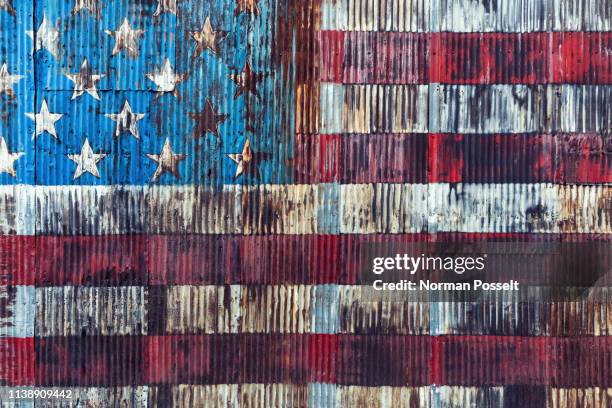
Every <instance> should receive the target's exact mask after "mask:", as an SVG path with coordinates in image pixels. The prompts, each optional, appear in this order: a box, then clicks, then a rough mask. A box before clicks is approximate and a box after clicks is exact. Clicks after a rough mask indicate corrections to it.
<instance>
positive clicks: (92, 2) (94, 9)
mask: <svg viewBox="0 0 612 408" xmlns="http://www.w3.org/2000/svg"><path fill="white" fill-rule="evenodd" d="M81 10H89V11H90V12H91V14H95V15H97V16H99V15H100V14H99V10H98V0H75V2H74V7H73V8H72V14H76V13H78V12H79V11H81Z"/></svg>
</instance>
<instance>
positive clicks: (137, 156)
mask: <svg viewBox="0 0 612 408" xmlns="http://www.w3.org/2000/svg"><path fill="white" fill-rule="evenodd" d="M179 3H180V5H179V10H178V16H175V15H173V14H171V13H162V14H161V15H160V16H157V17H155V16H153V13H154V11H155V8H156V7H157V2H150V3H138V4H136V3H132V2H127V1H124V0H111V1H108V2H101V3H100V4H101V17H100V18H97V17H96V16H95V15H93V14H92V13H90V12H89V11H86V10H82V11H80V12H78V13H75V14H72V12H71V11H72V8H73V6H74V1H73V0H61V1H55V0H42V1H40V2H36V3H35V4H34V7H32V3H31V2H30V3H29V2H26V1H23V0H20V1H15V2H14V6H15V8H16V9H17V11H18V15H17V17H16V18H14V17H13V16H11V15H10V14H8V13H6V12H3V11H0V21H1V22H2V23H3V25H2V27H3V30H2V33H0V36H1V38H2V40H4V43H5V44H10V43H11V42H14V41H15V40H14V39H15V38H17V39H18V41H19V43H20V44H21V43H23V46H20V47H17V52H15V50H14V49H12V48H10V47H7V49H6V51H5V52H6V56H5V57H6V58H8V59H9V61H8V68H9V71H10V73H11V74H19V75H24V76H25V77H24V78H23V79H22V80H21V81H20V82H19V83H18V84H17V85H16V86H15V92H16V94H17V99H16V100H15V102H14V103H6V101H5V103H3V105H2V113H3V116H4V117H5V120H4V121H2V122H1V123H0V132H1V133H0V134H1V135H3V136H4V137H5V138H6V140H7V144H8V147H9V150H10V151H11V152H24V153H25V154H24V156H22V157H21V158H20V159H19V160H18V161H17V162H16V163H15V169H16V171H17V177H16V178H13V177H11V176H10V175H8V174H5V173H3V174H0V184H16V183H22V184H39V185H56V184H57V185H66V184H80V185H103V184H135V185H139V184H148V183H150V180H151V177H152V175H153V173H154V171H155V169H156V167H157V164H156V163H155V162H154V161H152V160H150V159H148V158H147V157H146V154H147V153H150V154H159V152H160V151H161V148H162V146H163V143H164V141H165V139H166V138H169V140H170V143H171V146H172V149H173V151H174V152H175V153H184V154H187V155H188V156H187V158H186V159H185V160H183V161H182V162H181V163H180V164H179V172H180V175H181V177H180V179H178V180H177V179H175V177H174V176H173V175H171V174H169V173H166V174H164V175H163V176H161V178H160V179H159V180H158V181H157V182H156V183H157V184H202V185H210V186H221V185H223V184H242V183H249V184H250V183H290V182H291V181H292V178H293V175H292V174H291V172H290V171H289V169H290V167H288V164H287V163H288V162H290V160H289V159H290V158H291V156H292V155H293V143H294V135H293V132H294V111H295V104H294V99H295V97H294V92H295V91H294V82H295V81H294V78H295V73H294V70H293V67H291V66H289V67H283V66H280V65H278V64H276V63H275V62H273V60H274V58H273V57H272V53H273V52H274V51H275V50H273V49H272V47H273V44H274V43H275V41H276V40H275V36H276V33H275V30H276V27H275V24H276V20H277V18H278V17H277V15H276V13H278V12H279V11H278V10H276V8H275V7H274V3H273V2H272V1H260V2H259V3H258V6H259V10H260V13H259V15H258V16H251V15H248V14H247V13H241V14H239V15H238V16H235V15H234V10H235V2H233V1H224V2H216V3H213V4H210V3H204V4H202V3H201V2H199V1H196V0H189V1H186V2H179ZM33 14H34V15H35V18H34V16H33ZM43 15H46V17H47V20H48V22H49V23H50V24H52V25H54V26H55V24H56V23H57V22H59V23H57V24H58V27H59V31H60V38H59V43H60V56H59V59H58V60H56V59H55V58H54V57H53V56H52V55H51V54H50V53H49V52H48V51H47V50H46V49H42V50H39V51H37V52H36V53H35V54H34V55H33V56H32V55H31V52H33V44H34V42H33V40H31V39H30V38H29V37H27V36H26V33H25V31H26V30H32V29H33V28H34V30H36V29H38V27H39V26H40V24H41V22H42V19H43ZM207 16H210V19H211V23H212V25H213V27H214V29H215V30H221V31H225V32H226V33H227V36H226V37H225V38H224V39H223V40H222V41H221V42H220V47H219V49H220V55H219V56H215V55H213V53H211V52H210V51H204V52H203V53H202V54H200V55H199V56H198V57H197V58H192V56H193V52H194V48H195V41H193V39H191V37H190V35H189V32H190V31H196V30H200V29H201V27H202V25H203V23H204V21H205V19H206V17H207ZM126 17H127V18H128V21H129V22H130V25H131V26H132V28H134V29H143V30H145V34H144V36H142V37H141V38H140V40H139V41H138V44H139V46H140V53H139V56H138V57H137V58H132V57H129V56H128V55H127V54H126V52H125V50H123V51H121V52H120V53H119V54H118V55H115V56H111V54H112V50H113V47H114V44H115V39H114V38H113V37H111V36H110V35H108V34H106V33H105V32H104V31H105V30H110V31H114V30H116V29H117V28H118V27H119V26H120V25H121V23H122V22H123V19H124V18H126ZM84 58H87V59H88V61H89V63H90V65H91V67H92V71H93V72H94V73H96V74H104V75H105V77H104V78H102V79H101V80H100V81H99V82H98V83H97V84H96V87H97V89H98V94H99V95H100V101H97V100H96V99H94V98H93V97H92V96H90V95H88V94H87V93H84V94H83V95H82V96H80V97H77V98H76V99H74V100H72V99H71V96H72V93H73V89H74V84H73V83H72V82H71V81H70V80H69V79H68V78H67V77H66V75H65V74H68V73H76V72H78V70H79V68H80V65H81V63H82V61H83V59H84ZM166 59H168V60H169V61H170V62H171V64H172V66H173V68H174V71H175V72H177V73H187V74H188V77H187V79H185V80H184V81H183V82H181V83H180V84H179V85H178V86H177V90H178V92H179V93H180V98H178V99H177V98H175V97H174V96H173V95H172V94H170V93H166V94H163V95H161V96H159V94H158V93H157V92H155V91H154V90H155V89H156V85H155V83H154V82H153V81H151V80H149V79H148V78H146V74H147V73H151V72H153V70H154V69H157V68H159V67H161V65H162V64H163V63H164V61H165V60H166ZM247 61H248V62H249V63H250V64H251V66H252V67H253V69H254V71H256V72H261V73H263V75H264V77H263V79H262V80H261V82H259V84H258V87H257V88H258V91H259V93H260V95H261V99H256V98H255V96H253V95H248V98H250V99H251V104H250V107H248V106H247V104H246V102H245V99H246V98H245V96H244V95H242V96H239V97H237V98H235V99H234V94H235V92H236V85H235V84H234V82H233V81H232V80H231V79H230V78H229V75H230V74H232V73H234V74H235V73H240V72H241V71H242V69H243V67H244V65H245V63H246V62H247ZM0 62H2V61H0ZM34 65H35V66H36V69H33V66H34ZM289 65H291V64H289ZM283 69H288V70H289V71H288V72H283ZM34 83H36V92H34ZM2 98H4V96H2ZM43 98H44V99H46V100H47V102H48V104H49V109H50V111H51V112H52V113H61V114H63V115H64V116H63V117H62V118H61V119H60V120H59V121H57V122H56V124H55V125H56V131H57V135H58V137H59V141H57V140H55V139H54V138H53V137H52V136H51V135H49V134H48V133H46V132H45V133H43V134H42V135H39V136H38V137H37V138H36V139H35V140H34V141H33V140H32V134H33V132H34V121H32V120H30V119H28V118H26V117H25V113H27V112H33V113H37V112H39V111H40V106H41V104H42V100H43ZM125 100H128V101H129V103H130V105H131V107H132V110H133V112H136V113H144V114H145V115H146V116H145V117H144V118H143V119H142V120H140V121H139V122H138V128H139V133H140V140H137V139H135V138H134V137H133V136H132V135H130V134H129V132H125V133H123V134H122V135H121V136H120V137H119V138H115V137H114V129H115V125H116V124H115V122H114V121H112V120H110V119H109V118H107V117H105V116H104V114H105V113H119V112H120V111H121V109H122V107H123V104H124V101H125ZM207 100H208V101H210V102H211V103H212V105H213V106H214V108H215V109H216V110H217V111H218V112H219V113H222V114H227V115H229V116H228V119H227V120H226V121H224V122H222V123H221V124H220V125H219V138H217V137H216V136H214V135H213V134H211V133H208V134H206V135H202V136H201V137H199V138H194V137H193V127H194V121H193V120H192V119H191V118H190V117H189V113H192V112H200V111H202V110H203V109H204V105H205V102H206V101H207ZM248 111H251V112H252V115H251V118H247V113H248ZM249 123H251V124H252V126H247V125H248V124H249ZM85 138H87V139H88V140H89V142H90V144H91V146H92V148H93V150H94V152H96V153H99V152H103V153H106V154H107V157H106V158H104V159H103V160H102V161H100V162H99V163H98V169H99V172H100V178H99V179H98V178H96V177H94V176H93V175H91V174H89V173H85V174H83V176H82V177H80V178H78V179H76V180H73V174H74V170H75V167H76V164H75V163H74V162H72V161H71V160H70V159H68V157H66V155H67V154H77V153H80V151H81V147H82V145H83V142H84V140H85ZM247 138H248V139H249V140H250V142H251V147H252V149H253V150H254V151H255V152H257V153H261V154H259V155H258V156H257V158H258V159H259V162H258V165H257V168H258V171H256V172H255V175H243V176H241V177H238V178H236V177H235V173H236V164H235V163H234V162H233V161H232V160H230V159H229V158H228V157H227V154H228V153H240V152H241V151H242V148H243V146H244V143H245V141H246V140H247Z"/></svg>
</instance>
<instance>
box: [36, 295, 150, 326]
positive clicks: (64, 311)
mask: <svg viewBox="0 0 612 408" xmlns="http://www.w3.org/2000/svg"><path fill="white" fill-rule="evenodd" d="M146 302H147V293H146V288H144V287H139V286H115V287H86V286H79V287H74V286H63V287H62V286H60V287H45V288H36V336H39V337H46V336H75V335H88V336H91V335H106V336H116V335H144V334H147V321H146Z"/></svg>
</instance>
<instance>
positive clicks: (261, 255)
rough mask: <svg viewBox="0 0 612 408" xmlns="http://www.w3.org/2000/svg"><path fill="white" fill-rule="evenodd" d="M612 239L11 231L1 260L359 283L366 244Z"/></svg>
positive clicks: (68, 272)
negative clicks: (8, 254)
mask: <svg viewBox="0 0 612 408" xmlns="http://www.w3.org/2000/svg"><path fill="white" fill-rule="evenodd" d="M611 240H612V237H611V236H610V235H602V234H470V233H438V234H435V235H433V234H392V235H385V234H369V235H351V234H344V235H303V236H296V235H268V236H232V235H216V236H215V235H151V236H145V235H131V236H121V235H102V236H95V237H93V236H57V237H53V236H39V237H36V240H34V239H33V237H31V236H5V237H3V238H2V242H3V245H5V247H11V248H16V249H15V252H14V253H13V255H14V256H13V258H12V260H11V262H6V263H4V264H0V275H2V276H3V277H4V279H5V282H6V283H7V284H11V285H32V284H34V283H36V285H37V286H61V285H75V286H78V285H94V286H101V285H106V286H113V285H119V284H120V285H147V284H149V285H181V284H194V285H206V284H216V285H223V284H239V283H242V284H280V283H295V284H300V283H301V284H315V285H316V284H325V283H339V284H355V283H357V282H358V276H359V270H360V269H359V268H360V265H359V262H360V255H359V254H360V250H361V249H360V248H361V246H362V245H364V244H366V243H372V242H388V243H392V242H484V241H510V242H511V241H517V242H555V241H556V242H561V241H563V242H589V241H604V242H610V241H611ZM35 251H36V254H37V255H36V256H35V257H33V256H31V254H33V253H34V252H35ZM117 253H120V254H122V256H114V255H113V254H117ZM275 254H282V257H279V256H275ZM34 265H36V268H34ZM34 270H37V274H36V277H34V272H33V271H34ZM14 271H18V272H19V273H14Z"/></svg>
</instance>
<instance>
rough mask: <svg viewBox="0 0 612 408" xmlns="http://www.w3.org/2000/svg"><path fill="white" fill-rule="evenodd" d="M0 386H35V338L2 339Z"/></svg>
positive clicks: (0, 347)
mask: <svg viewBox="0 0 612 408" xmlns="http://www.w3.org/2000/svg"><path fill="white" fill-rule="evenodd" d="M0 361H1V362H2V364H0V384H2V385H8V386H18V385H30V384H34V373H35V372H34V369H35V354H34V338H31V337H30V338H14V337H9V338H0Z"/></svg>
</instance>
